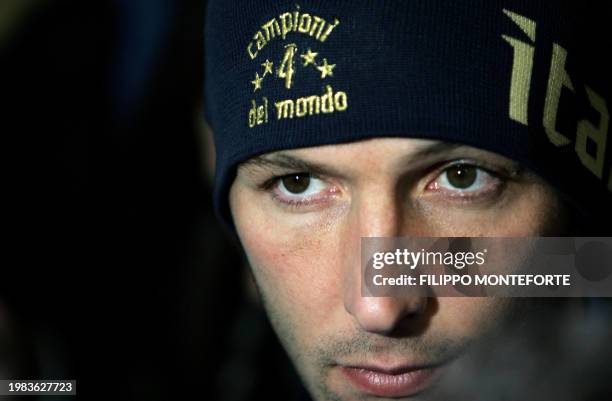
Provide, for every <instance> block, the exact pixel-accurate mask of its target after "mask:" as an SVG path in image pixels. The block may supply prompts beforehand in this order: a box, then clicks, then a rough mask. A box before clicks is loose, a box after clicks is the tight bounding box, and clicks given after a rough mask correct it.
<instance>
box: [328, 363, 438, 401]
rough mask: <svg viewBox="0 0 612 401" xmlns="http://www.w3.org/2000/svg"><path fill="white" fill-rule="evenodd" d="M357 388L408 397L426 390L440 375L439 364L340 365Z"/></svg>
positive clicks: (379, 393)
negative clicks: (394, 365)
mask: <svg viewBox="0 0 612 401" xmlns="http://www.w3.org/2000/svg"><path fill="white" fill-rule="evenodd" d="M339 368H340V371H341V372H342V374H343V375H344V377H345V378H347V379H348V381H349V382H350V383H351V384H352V385H353V386H354V387H356V388H357V389H359V390H361V391H363V392H364V393H366V394H370V395H374V396H378V397H408V396H411V395H414V394H416V393H419V392H421V391H423V390H425V389H426V388H427V387H428V386H429V385H431V384H432V383H433V382H434V381H435V380H436V379H437V378H438V376H439V374H440V371H441V368H440V367H438V366H420V367H419V366H407V365H406V366H396V367H389V366H340V367H339Z"/></svg>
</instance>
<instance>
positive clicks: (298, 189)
mask: <svg viewBox="0 0 612 401" xmlns="http://www.w3.org/2000/svg"><path fill="white" fill-rule="evenodd" d="M281 181H282V182H283V186H284V187H285V188H286V189H287V191H289V192H291V193H292V194H301V193H302V192H304V191H306V190H307V189H308V186H309V185H310V175H309V174H291V175H287V176H285V177H283V178H281Z"/></svg>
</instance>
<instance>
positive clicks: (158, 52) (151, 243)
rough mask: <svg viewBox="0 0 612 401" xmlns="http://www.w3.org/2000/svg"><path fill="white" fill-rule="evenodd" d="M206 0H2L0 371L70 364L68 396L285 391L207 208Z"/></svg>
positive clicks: (239, 273) (239, 265)
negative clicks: (73, 384) (73, 389)
mask: <svg viewBox="0 0 612 401" xmlns="http://www.w3.org/2000/svg"><path fill="white" fill-rule="evenodd" d="M204 13H205V2H204V1H202V0H129V1H121V0H116V1H75V0H54V1H48V0H0V68H1V69H0V90H1V91H2V99H3V106H2V114H1V125H0V127H1V132H2V138H3V142H4V146H2V149H3V152H2V153H3V154H6V157H5V158H4V160H5V161H6V162H5V166H6V167H5V170H4V171H5V176H6V177H7V181H6V184H7V185H5V186H4V188H3V190H2V198H3V199H4V202H3V204H4V205H5V206H4V215H5V219H4V221H5V222H6V223H8V224H6V225H5V230H4V232H5V235H6V236H5V238H6V239H7V240H5V244H4V246H5V248H4V249H5V250H6V251H7V252H6V256H5V258H4V262H3V263H2V267H0V378H2V379H41V378H44V379H76V380H77V389H78V390H77V391H78V393H79V395H78V398H79V399H90V398H101V399H113V400H122V399H126V400H151V401H154V400H172V399H182V398H183V397H187V396H189V399H203V400H228V401H229V400H250V399H284V400H287V399H292V398H293V397H294V392H295V390H294V388H295V386H294V384H295V376H294V373H293V371H292V369H291V368H290V365H289V364H288V362H287V360H286V357H285V355H284V353H283V351H282V350H281V348H280V346H279V345H278V343H277V341H276V339H275V337H274V336H273V335H272V332H271V329H270V327H269V325H268V322H267V320H266V318H265V317H264V315H263V313H262V311H261V308H260V306H259V304H258V302H257V297H256V295H254V293H253V290H252V288H251V286H250V278H249V276H248V274H247V273H246V271H245V262H244V257H243V255H242V253H241V251H240V250H239V248H238V247H237V245H236V242H235V241H233V240H232V238H230V237H229V236H228V235H226V233H225V232H224V231H223V229H222V228H221V227H219V225H218V224H217V222H216V220H215V218H214V216H213V213H212V210H211V203H210V173H211V171H210V169H211V167H210V166H211V163H212V162H213V161H212V160H211V157H210V155H211V154H212V153H213V152H212V149H211V146H212V145H211V141H210V138H209V133H207V131H206V129H205V125H204V122H203V119H202V115H203V113H202V109H203V106H202V105H203V100H202V98H203V87H204V82H203V77H204V62H203V57H204V56H203V52H204V48H203V29H204V28H203V22H204ZM262 367H266V370H265V374H264V372H263V371H262V369H261V368H262ZM271 375H272V376H274V377H276V378H277V379H278V378H281V380H280V382H281V383H283V385H282V387H279V386H278V382H279V381H278V380H276V381H275V382H276V384H275V385H274V386H272V384H271V381H270V380H269V379H270V377H271ZM19 399H23V398H22V397H19ZM43 399H45V400H52V399H62V398H61V397H50V396H47V397H43ZM66 399H70V397H66ZM72 399H73V398H72Z"/></svg>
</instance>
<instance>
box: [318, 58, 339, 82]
mask: <svg viewBox="0 0 612 401" xmlns="http://www.w3.org/2000/svg"><path fill="white" fill-rule="evenodd" d="M334 67H336V64H327V59H326V58H324V59H323V65H320V66H318V67H317V70H319V71H321V79H323V78H325V77H326V76H328V75H329V76H330V77H333V76H334V73H333V72H332V70H333V69H334Z"/></svg>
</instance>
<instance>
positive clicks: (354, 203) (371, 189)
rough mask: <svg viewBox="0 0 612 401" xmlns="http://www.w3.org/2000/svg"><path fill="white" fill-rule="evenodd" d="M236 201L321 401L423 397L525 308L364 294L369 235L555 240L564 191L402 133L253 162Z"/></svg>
mask: <svg viewBox="0 0 612 401" xmlns="http://www.w3.org/2000/svg"><path fill="white" fill-rule="evenodd" d="M230 205H231V210H232V214H233V218H234V222H235V225H236V228H237V230H238V234H239V236H240V239H241V241H242V244H243V246H244V248H245V250H246V253H247V256H248V259H249V262H250V264H251V266H252V269H253V274H254V277H255V279H256V282H257V284H258V287H259V289H260V292H261V294H262V297H263V299H264V304H265V307H266V309H267V311H268V313H269V315H270V318H271V321H272V324H273V326H274V327H275V330H276V331H277V333H278V335H279V337H280V339H281V341H282V342H283V344H284V346H285V348H286V349H287V351H288V352H289V355H290V357H291V358H292V360H293V362H294V363H295V365H296V367H297V369H298V372H299V373H300V375H301V377H302V378H303V380H304V382H305V384H306V386H307V388H308V389H309V391H310V392H311V394H312V395H313V396H314V398H316V399H318V400H365V399H380V397H382V398H385V397H389V398H391V397H394V398H397V397H408V396H411V395H413V396H415V397H416V398H419V399H420V398H423V399H426V398H428V397H430V396H431V394H432V391H434V392H435V387H436V386H435V383H436V382H437V381H438V379H440V378H441V377H443V376H444V373H445V372H448V370H449V369H450V367H451V366H452V365H453V364H455V363H457V361H458V360H460V359H461V355H463V354H464V351H466V350H467V349H468V348H469V346H470V345H473V344H475V343H478V342H479V341H484V340H485V339H487V338H491V337H493V336H494V335H495V333H496V331H498V330H500V328H501V327H503V325H504V322H506V321H508V320H510V319H511V317H512V316H513V315H512V313H513V311H515V309H516V308H515V306H516V304H515V302H514V301H512V300H510V299H493V298H467V297H466V298H426V297H418V296H414V297H407V298H383V297H362V296H361V282H360V274H361V261H360V257H361V252H360V238H361V237H397V236H423V237H425V236H427V237H434V236H447V237H450V236H470V237H475V236H500V237H508V236H539V235H551V234H555V233H558V231H556V230H559V229H560V228H559V226H558V223H559V221H560V218H559V216H560V213H561V206H560V202H559V201H558V199H557V197H556V195H555V194H554V192H553V191H552V190H551V189H550V188H549V187H548V186H546V185H545V184H544V183H543V182H542V181H540V180H539V179H538V178H537V177H536V176H534V175H533V174H530V173H529V172H526V171H524V170H521V169H520V168H519V166H518V165H517V164H516V163H514V162H512V161H510V160H508V159H506V158H503V157H501V156H498V155H496V154H493V153H490V152H486V151H483V150H479V149H475V148H471V147H466V146H459V145H453V144H449V143H444V142H437V141H429V140H419V139H405V138H402V139H399V138H385V139H372V140H367V141H361V142H354V143H350V144H342V145H332V146H320V147H313V148H305V149H295V150H286V151H280V152H275V153H272V154H268V155H264V156H261V157H258V158H255V159H252V160H250V161H248V162H247V163H245V164H243V165H242V166H241V167H240V168H239V170H238V174H237V177H236V179H235V181H234V183H233V186H232V188H231V191H230ZM377 397H378V398H377Z"/></svg>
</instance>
